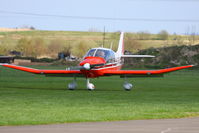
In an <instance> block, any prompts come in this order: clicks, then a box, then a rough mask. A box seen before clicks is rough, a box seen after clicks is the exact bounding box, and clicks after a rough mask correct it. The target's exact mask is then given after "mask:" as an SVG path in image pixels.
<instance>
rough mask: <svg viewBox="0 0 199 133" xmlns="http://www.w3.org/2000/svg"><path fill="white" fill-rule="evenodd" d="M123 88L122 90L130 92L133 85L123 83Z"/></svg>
mask: <svg viewBox="0 0 199 133" xmlns="http://www.w3.org/2000/svg"><path fill="white" fill-rule="evenodd" d="M123 87H124V89H125V90H126V91H130V90H131V88H132V87H133V85H132V84H131V83H128V82H125V83H124V84H123Z"/></svg>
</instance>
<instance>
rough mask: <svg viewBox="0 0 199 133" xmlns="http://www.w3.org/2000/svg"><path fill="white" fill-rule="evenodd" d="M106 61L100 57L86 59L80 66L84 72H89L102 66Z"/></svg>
mask: <svg viewBox="0 0 199 133" xmlns="http://www.w3.org/2000/svg"><path fill="white" fill-rule="evenodd" d="M105 63H106V61H105V60H104V59H103V58H101V57H86V58H85V59H84V60H83V61H82V62H80V64H79V65H80V66H83V67H84V68H85V69H86V70H90V69H91V68H92V67H95V66H101V65H104V64H105Z"/></svg>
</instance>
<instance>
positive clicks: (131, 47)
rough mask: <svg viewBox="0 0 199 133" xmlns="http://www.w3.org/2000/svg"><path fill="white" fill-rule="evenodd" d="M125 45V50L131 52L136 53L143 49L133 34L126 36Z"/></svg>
mask: <svg viewBox="0 0 199 133" xmlns="http://www.w3.org/2000/svg"><path fill="white" fill-rule="evenodd" d="M124 44H125V50H127V51H131V52H136V51H138V50H139V49H140V48H141V47H142V45H141V43H140V42H139V41H138V40H136V39H134V37H133V36H132V35H131V34H126V36H125V38H124Z"/></svg>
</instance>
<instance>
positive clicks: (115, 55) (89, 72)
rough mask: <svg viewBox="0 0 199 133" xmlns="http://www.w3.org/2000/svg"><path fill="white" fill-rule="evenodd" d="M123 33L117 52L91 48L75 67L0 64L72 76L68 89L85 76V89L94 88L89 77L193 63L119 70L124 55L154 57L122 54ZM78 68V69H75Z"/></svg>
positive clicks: (136, 73)
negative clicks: (30, 66) (46, 68)
mask: <svg viewBox="0 0 199 133" xmlns="http://www.w3.org/2000/svg"><path fill="white" fill-rule="evenodd" d="M123 38H124V33H123V32H122V33H121V35H120V40H119V44H118V49H117V52H114V51H113V50H111V49H107V48H101V47H100V48H92V49H90V50H89V51H88V52H87V54H86V55H85V56H84V58H83V61H81V62H80V64H79V66H78V67H76V69H74V68H73V69H71V68H67V69H66V70H40V69H34V68H29V67H22V66H17V65H12V64H0V65H2V66H4V67H9V68H13V69H17V70H21V71H25V72H30V73H34V74H40V75H45V76H55V77H74V81H73V82H72V83H69V84H68V89H70V90H74V89H76V88H77V82H76V77H85V78H86V79H87V89H88V90H94V89H95V86H94V85H93V84H92V83H90V82H89V79H90V78H96V77H102V76H112V75H119V76H120V77H122V78H125V79H126V77H137V76H139V77H140V76H141V77H153V76H155V77H156V76H163V74H164V73H168V72H172V71H176V70H180V69H185V68H189V67H192V66H193V65H187V66H180V67H173V68H166V69H159V70H120V69H121V67H122V64H123V58H125V57H154V56H151V55H124V43H123ZM77 68H78V69H77ZM123 87H124V89H125V90H130V89H131V88H132V87H133V85H132V84H131V83H128V82H127V81H126V80H125V82H124V85H123Z"/></svg>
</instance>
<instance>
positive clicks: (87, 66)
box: [83, 63, 91, 70]
mask: <svg viewBox="0 0 199 133" xmlns="http://www.w3.org/2000/svg"><path fill="white" fill-rule="evenodd" d="M83 67H84V69H86V70H90V69H91V65H90V64H89V63H85V64H84V65H83Z"/></svg>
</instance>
